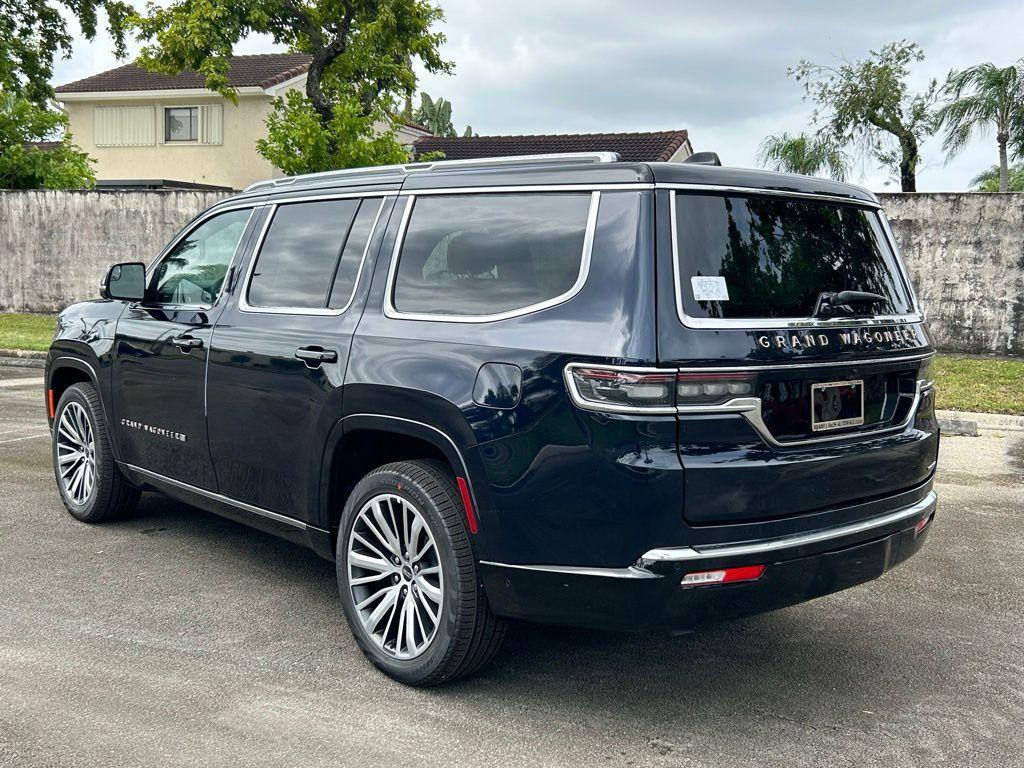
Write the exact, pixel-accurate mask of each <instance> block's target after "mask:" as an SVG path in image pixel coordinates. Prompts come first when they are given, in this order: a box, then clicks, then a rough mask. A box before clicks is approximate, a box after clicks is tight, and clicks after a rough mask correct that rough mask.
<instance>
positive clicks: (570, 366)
mask: <svg viewBox="0 0 1024 768" xmlns="http://www.w3.org/2000/svg"><path fill="white" fill-rule="evenodd" d="M576 368H600V369H601V370H605V371H622V372H623V373H668V374H675V373H677V372H678V370H679V369H678V368H641V367H634V366H628V365H603V364H601V363H578V362H576V363H567V364H566V366H565V368H563V369H562V377H563V378H564V379H565V386H566V389H568V390H569V398H570V399H571V400H572V402H573V405H575V406H576V407H577V408H583V409H585V410H588V411H600V412H602V413H624V414H630V415H634V416H637V415H639V416H675V414H676V407H675V406H674V405H664V406H662V405H653V406H648V407H644V406H640V405H618V404H617V403H595V402H593V401H591V400H587V399H586V398H584V397H583V396H582V395H581V394H580V391H579V388H578V387H577V386H576V380H575V379H574V378H573V375H572V372H573V370H574V369H576Z"/></svg>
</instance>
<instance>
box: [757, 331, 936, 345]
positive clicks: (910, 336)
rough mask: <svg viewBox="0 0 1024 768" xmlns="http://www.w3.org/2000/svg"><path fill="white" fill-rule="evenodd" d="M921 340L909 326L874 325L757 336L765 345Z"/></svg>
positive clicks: (908, 342) (877, 342)
mask: <svg viewBox="0 0 1024 768" xmlns="http://www.w3.org/2000/svg"><path fill="white" fill-rule="evenodd" d="M920 342H921V339H920V337H919V336H918V335H917V331H915V330H914V329H913V328H910V327H904V328H886V329H879V330H872V329H854V330H849V329H844V330H842V331H831V332H830V333H825V332H813V333H812V332H809V331H807V332H805V331H799V332H796V333H764V334H759V335H758V336H757V345H758V346H759V347H762V348H764V349H806V348H809V347H828V346H831V345H832V344H837V345H838V346H840V347H861V348H871V347H884V346H896V347H906V346H907V345H908V344H909V345H916V344H919V343H920Z"/></svg>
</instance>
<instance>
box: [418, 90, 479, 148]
mask: <svg viewBox="0 0 1024 768" xmlns="http://www.w3.org/2000/svg"><path fill="white" fill-rule="evenodd" d="M412 119H413V120H415V121H416V122H417V123H419V124H420V125H422V126H423V127H424V128H426V129H427V130H429V131H430V132H431V133H432V134H434V135H435V136H444V137H448V138H454V137H455V136H457V135H458V134H457V133H456V132H455V126H454V125H452V103H451V102H450V101H448V100H447V99H443V98H439V99H437V100H436V101H435V100H434V99H432V98H430V94H428V93H421V94H420V107H419V109H417V110H416V111H415V112H414V113H413V115H412ZM476 135H477V134H475V133H473V127H472V126H470V125H467V126H466V130H465V131H463V132H462V136H463V138H467V137H470V136H476Z"/></svg>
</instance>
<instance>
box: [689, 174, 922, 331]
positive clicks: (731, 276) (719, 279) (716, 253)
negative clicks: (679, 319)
mask: <svg viewBox="0 0 1024 768" xmlns="http://www.w3.org/2000/svg"><path fill="white" fill-rule="evenodd" d="M676 229H677V238H678V252H679V286H678V290H679V296H680V299H681V301H682V305H683V310H684V311H685V313H686V314H687V315H688V316H690V317H698V318H727V319H733V318H807V317H810V316H812V315H813V314H814V310H815V306H816V304H817V301H818V297H819V295H820V294H822V293H824V292H826V291H827V292H837V291H846V290H855V291H869V292H871V293H877V294H880V295H881V296H884V297H885V301H884V302H879V303H878V304H876V305H874V306H873V307H871V308H869V311H870V312H872V313H873V314H879V315H891V314H904V313H907V312H910V311H911V303H910V300H909V298H908V295H907V290H906V287H905V285H904V284H903V281H902V280H901V279H900V276H899V273H898V270H897V268H896V260H895V258H894V256H893V254H892V252H891V250H890V249H889V247H888V244H887V242H886V240H885V236H884V234H883V232H882V228H881V224H880V223H879V220H878V216H877V215H876V214H875V212H874V211H872V210H867V209H864V208H861V207H857V206H852V205H838V204H835V205H834V204H827V203H818V202H813V201H807V200H796V199H792V198H785V197H771V196H762V197H756V196H752V197H723V196H720V195H701V194H677V195H676ZM726 295H727V296H728V298H727V299H726V298H724V297H725V296H726Z"/></svg>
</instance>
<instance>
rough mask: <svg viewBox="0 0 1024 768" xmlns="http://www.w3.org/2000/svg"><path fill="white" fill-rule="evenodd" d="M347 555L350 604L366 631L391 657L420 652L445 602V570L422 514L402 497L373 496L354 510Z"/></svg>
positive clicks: (427, 641) (403, 656) (428, 639)
mask: <svg viewBox="0 0 1024 768" xmlns="http://www.w3.org/2000/svg"><path fill="white" fill-rule="evenodd" d="M347 556H348V583H349V589H350V590H351V593H352V604H353V605H354V606H355V609H356V613H357V614H358V616H359V621H360V623H361V624H362V627H363V629H364V630H365V632H366V634H367V635H368V636H369V637H370V638H371V639H372V640H373V642H374V643H375V644H376V645H377V647H378V648H380V649H381V650H382V651H383V652H384V653H386V654H387V655H389V656H391V657H393V658H396V659H413V658H415V657H417V656H419V655H420V654H422V653H423V652H424V651H425V650H426V649H427V647H428V646H429V645H430V642H431V641H432V640H433V639H434V636H435V635H436V634H437V628H438V625H439V624H440V621H441V616H442V609H443V607H444V574H443V573H442V571H441V561H440V556H439V552H438V549H437V543H436V542H435V540H434V535H433V533H431V531H430V527H429V526H428V525H427V519H426V517H425V516H424V514H423V513H422V512H421V511H420V510H418V509H417V508H416V507H415V505H413V504H412V503H411V502H409V501H408V500H407V499H404V498H402V497H401V496H397V495H395V494H378V495H377V496H374V497H373V498H371V499H370V500H369V501H367V502H366V503H365V504H364V505H363V507H362V508H361V509H360V510H359V513H358V515H356V519H355V523H354V524H353V525H352V531H351V533H350V534H349V538H348V552H347Z"/></svg>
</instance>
